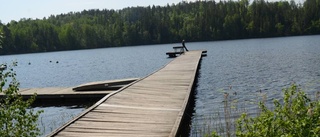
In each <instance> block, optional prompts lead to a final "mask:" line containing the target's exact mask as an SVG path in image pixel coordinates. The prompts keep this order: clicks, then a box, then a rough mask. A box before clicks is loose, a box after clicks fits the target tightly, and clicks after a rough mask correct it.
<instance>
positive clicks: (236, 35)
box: [0, 0, 320, 55]
mask: <svg viewBox="0 0 320 137" xmlns="http://www.w3.org/2000/svg"><path fill="white" fill-rule="evenodd" d="M0 32H2V35H3V37H4V39H3V40H2V48H1V49H0V55H4V54H20V53H33V52H48V51H62V50H76V49H91V48H104V47H114V46H131V45H145V44H162V43H175V42H181V40H182V39H186V41H189V42H190V41H213V40H226V39H244V38H262V37H278V36H294V35H313V34H320V1H319V0H306V1H305V2H304V3H295V1H293V0H292V1H290V2H288V1H278V2H267V1H264V0H253V2H249V0H239V1H231V0H229V1H220V2H215V1H214V0H207V1H196V2H181V3H178V4H173V5H166V6H148V7H129V8H124V9H122V10H108V9H104V10H98V9H92V10H84V11H82V12H70V13H67V14H60V15H51V16H50V17H48V18H43V19H36V20H32V19H25V18H23V19H21V20H19V21H11V22H10V23H7V24H3V23H1V22H0Z"/></svg>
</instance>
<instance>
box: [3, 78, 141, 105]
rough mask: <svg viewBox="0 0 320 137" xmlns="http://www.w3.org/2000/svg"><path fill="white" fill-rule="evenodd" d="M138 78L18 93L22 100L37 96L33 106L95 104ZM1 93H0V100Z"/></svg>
mask: <svg viewBox="0 0 320 137" xmlns="http://www.w3.org/2000/svg"><path fill="white" fill-rule="evenodd" d="M138 79H139V78H127V79H118V80H106V81H97V82H90V83H85V84H82V85H79V86H77V87H45V88H25V89H20V90H19V93H20V94H21V95H22V97H23V98H24V99H28V98H30V97H32V96H33V95H34V94H35V93H36V94H37V96H36V100H35V102H34V103H33V105H34V106H51V105H54V106H55V105H69V104H82V103H84V102H87V103H89V102H90V104H92V102H97V101H99V100H100V99H101V98H103V97H104V96H106V95H108V94H110V93H112V92H114V91H117V90H118V89H120V88H122V87H124V86H126V85H128V84H130V83H132V82H134V81H136V80H138ZM1 97H3V93H0V98H1Z"/></svg>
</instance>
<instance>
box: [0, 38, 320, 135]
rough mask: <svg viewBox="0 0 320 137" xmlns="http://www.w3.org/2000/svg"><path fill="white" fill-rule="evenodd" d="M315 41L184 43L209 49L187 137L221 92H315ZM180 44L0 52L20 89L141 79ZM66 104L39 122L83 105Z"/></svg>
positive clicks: (318, 76) (319, 72) (318, 72)
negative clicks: (12, 64) (294, 87)
mask: <svg viewBox="0 0 320 137" xmlns="http://www.w3.org/2000/svg"><path fill="white" fill-rule="evenodd" d="M319 43H320V36H319V35H317V36H301V37H285V38H268V39H249V40H232V41H218V42H197V43H186V46H187V47H188V48H189V49H190V50H194V49H206V50H207V51H208V56H207V57H204V58H203V59H202V62H201V67H200V70H199V78H198V83H197V88H196V91H195V108H194V110H195V111H194V114H193V115H194V116H192V120H191V130H190V134H191V135H190V136H201V134H202V133H203V132H204V131H203V130H208V129H204V128H203V127H204V126H206V127H211V124H214V123H212V122H211V121H210V122H208V118H207V117H206V116H211V115H213V114H214V113H215V112H217V111H220V110H219V109H221V102H222V101H223V100H224V94H225V93H229V94H230V96H231V95H232V96H233V98H236V100H237V101H241V102H245V101H248V100H251V99H254V98H257V97H259V95H260V94H261V93H263V94H265V95H266V96H268V99H267V101H271V100H272V98H279V97H281V95H282V94H281V89H282V88H284V87H288V86H289V85H291V83H293V82H294V83H297V84H299V85H301V88H303V89H304V90H305V91H307V92H308V93H310V95H313V94H314V93H315V92H316V91H320V45H319ZM179 45H180V43H178V44H166V45H152V46H135V47H121V48H106V49H94V50H78V51H64V52H52V53H37V54H23V55H10V56H0V63H4V62H6V63H10V62H12V61H17V62H18V67H16V68H15V71H16V72H17V75H18V80H19V81H20V83H21V88H34V87H70V86H76V85H79V84H82V83H86V82H91V81H100V80H111V79H121V78H131V77H144V76H146V75H148V74H150V73H152V72H154V71H156V70H157V69H159V68H160V67H162V66H163V65H165V64H167V63H168V62H169V61H170V60H171V59H169V58H167V57H166V55H165V52H167V51H170V50H172V46H179ZM50 61H51V62H50ZM57 61H58V62H57ZM71 108H72V109H71ZM71 108H70V107H61V108H60V107H58V108H56V107H52V108H50V107H49V108H45V109H46V110H45V114H44V117H43V118H42V121H41V122H42V123H50V122H52V119H46V118H45V117H48V116H50V115H52V114H55V115H57V113H56V111H59V112H61V113H62V114H61V113H60V114H61V115H62V116H63V115H68V116H69V115H71V116H73V115H77V114H78V113H80V112H81V111H83V108H74V107H71ZM37 109H43V108H37ZM248 109H254V108H251V107H249V108H248ZM64 113H68V114H64ZM68 116H66V117H68ZM65 121H66V120H65ZM57 123H58V122H57ZM44 125H46V124H44ZM46 129H50V127H47V128H46ZM46 132H49V131H46ZM208 132H210V131H208Z"/></svg>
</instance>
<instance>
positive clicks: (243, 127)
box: [236, 85, 320, 137]
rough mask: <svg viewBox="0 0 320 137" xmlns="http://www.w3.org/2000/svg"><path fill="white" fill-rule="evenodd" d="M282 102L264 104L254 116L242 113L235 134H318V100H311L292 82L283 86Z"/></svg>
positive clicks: (277, 136)
mask: <svg viewBox="0 0 320 137" xmlns="http://www.w3.org/2000/svg"><path fill="white" fill-rule="evenodd" d="M283 93H284V98H283V102H282V103H280V102H279V101H278V100H274V107H275V108H274V110H269V109H268V108H267V107H266V105H265V104H264V103H260V104H259V107H260V108H261V110H262V112H261V114H260V115H259V116H257V117H255V118H249V117H248V116H247V114H246V113H244V114H242V116H241V117H240V118H239V119H238V120H237V131H236V135H237V136H239V137H257V136H272V137H280V136H281V137H293V136H297V137H310V136H317V137H318V136H320V101H317V100H316V101H311V100H310V99H309V98H308V97H307V96H306V94H305V92H303V91H301V89H299V88H298V87H297V86H296V85H292V86H291V87H289V88H287V89H284V90H283Z"/></svg>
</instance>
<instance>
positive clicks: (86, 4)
mask: <svg viewBox="0 0 320 137" xmlns="http://www.w3.org/2000/svg"><path fill="white" fill-rule="evenodd" d="M0 1H1V2H0V3H1V4H0V20H1V22H2V23H8V22H10V21H11V20H15V21H19V20H20V19H21V18H32V19H36V18H38V19H42V18H43V17H49V16H50V15H58V14H61V13H68V12H71V11H76V12H78V11H83V10H85V9H86V10H88V9H123V8H126V7H136V6H149V5H160V6H165V5H167V4H168V3H169V4H170V5H171V4H173V3H179V2H181V1H182V0H0Z"/></svg>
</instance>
